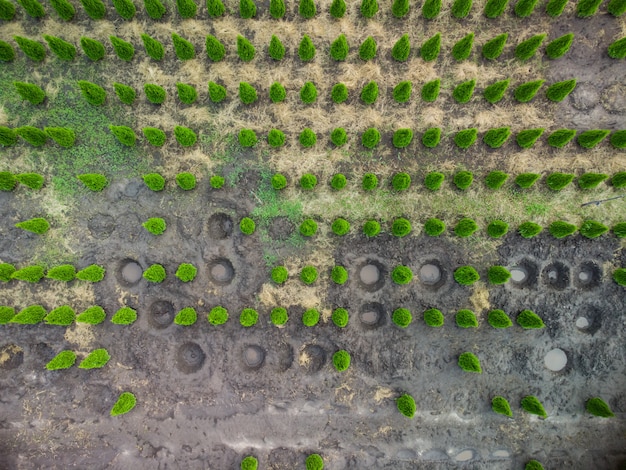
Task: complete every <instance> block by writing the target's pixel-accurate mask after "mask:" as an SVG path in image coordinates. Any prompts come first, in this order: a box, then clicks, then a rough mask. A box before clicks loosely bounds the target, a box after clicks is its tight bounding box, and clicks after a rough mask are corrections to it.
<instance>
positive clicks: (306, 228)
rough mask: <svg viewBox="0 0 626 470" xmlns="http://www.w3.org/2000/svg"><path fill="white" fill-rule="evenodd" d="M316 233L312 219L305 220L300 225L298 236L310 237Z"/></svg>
mask: <svg viewBox="0 0 626 470" xmlns="http://www.w3.org/2000/svg"><path fill="white" fill-rule="evenodd" d="M316 233H317V222H315V221H314V220H313V219H305V220H304V221H302V223H301V224H300V234H301V235H302V236H304V237H312V236H313V235H315V234H316Z"/></svg>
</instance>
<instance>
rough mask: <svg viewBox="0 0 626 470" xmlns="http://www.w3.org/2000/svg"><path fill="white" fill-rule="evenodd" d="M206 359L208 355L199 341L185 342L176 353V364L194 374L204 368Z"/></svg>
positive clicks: (181, 369) (187, 372) (182, 369)
mask: <svg viewBox="0 0 626 470" xmlns="http://www.w3.org/2000/svg"><path fill="white" fill-rule="evenodd" d="M205 359H206V355H205V354H204V351H203V350H202V348H201V347H200V346H199V345H198V344H197V343H185V344H183V345H182V346H180V347H179V348H178V352H177V353H176V365H177V366H178V369H179V370H180V371H181V372H184V373H186V374H193V373H194V372H198V371H199V370H200V369H202V366H203V364H204V360H205Z"/></svg>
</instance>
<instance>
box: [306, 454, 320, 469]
mask: <svg viewBox="0 0 626 470" xmlns="http://www.w3.org/2000/svg"><path fill="white" fill-rule="evenodd" d="M305 465H306V470H322V469H323V468H324V459H322V456H321V455H320V454H311V455H309V456H308V457H307V458H306V460H305Z"/></svg>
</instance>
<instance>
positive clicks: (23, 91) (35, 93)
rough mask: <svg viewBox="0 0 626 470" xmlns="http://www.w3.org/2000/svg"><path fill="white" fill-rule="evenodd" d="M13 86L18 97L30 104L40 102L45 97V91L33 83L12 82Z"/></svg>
mask: <svg viewBox="0 0 626 470" xmlns="http://www.w3.org/2000/svg"><path fill="white" fill-rule="evenodd" d="M13 86H14V87H15V89H16V90H17V93H18V94H19V95H20V97H21V98H22V99H23V100H26V101H28V102H30V103H31V104H41V103H43V101H44V100H45V99H46V93H45V92H44V91H43V90H42V89H41V88H40V87H38V86H37V85H35V84H33V83H25V82H13Z"/></svg>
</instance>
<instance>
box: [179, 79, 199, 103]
mask: <svg viewBox="0 0 626 470" xmlns="http://www.w3.org/2000/svg"><path fill="white" fill-rule="evenodd" d="M176 91H177V92H178V99H179V100H180V102H181V103H184V104H193V103H195V102H196V100H197V99H198V92H197V91H196V89H195V87H193V86H191V85H187V84H186V83H180V82H179V83H176Z"/></svg>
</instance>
